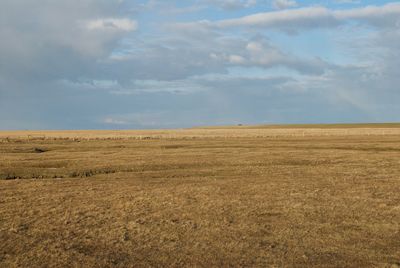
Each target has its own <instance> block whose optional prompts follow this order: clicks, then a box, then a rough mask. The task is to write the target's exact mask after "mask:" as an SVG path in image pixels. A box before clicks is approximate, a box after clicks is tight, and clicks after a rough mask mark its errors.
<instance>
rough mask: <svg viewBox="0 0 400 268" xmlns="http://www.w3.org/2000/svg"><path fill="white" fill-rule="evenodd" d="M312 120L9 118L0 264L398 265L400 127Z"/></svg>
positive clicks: (0, 143) (1, 162)
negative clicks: (36, 122) (264, 124)
mask: <svg viewBox="0 0 400 268" xmlns="http://www.w3.org/2000/svg"><path fill="white" fill-rule="evenodd" d="M317 130H318V129H317V128H315V129H314V128H311V129H300V128H294V129H290V130H288V129H286V130H285V131H284V130H282V129H249V130H246V129H243V130H242V129H228V130H226V129H224V130H222V129H199V130H197V129H196V130H195V129H192V130H171V131H150V132H149V131H147V132H146V131H126V132H107V131H104V132H94V131H86V132H81V131H75V132H3V133H1V134H0V137H1V139H0V178H1V179H3V180H0V267H93V266H98V267H143V266H145V267H147V266H157V267H162V266H171V267H181V266H186V267H193V266H200V267H221V266H222V267H226V266H245V267H248V266H258V267H266V266H267V267H268V266H272V267H399V266H400V194H399V189H400V179H399V178H400V160H399V159H400V134H396V131H398V129H396V128H389V129H388V128H386V130H385V131H386V132H385V133H383V132H382V128H357V129H340V130H339V129H338V128H333V129H319V131H320V132H318V131H317ZM333 130H334V131H333ZM231 131H232V132H231ZM327 131H328V132H327ZM357 131H358V132H357ZM389 134H390V135H389ZM40 135H43V136H40Z"/></svg>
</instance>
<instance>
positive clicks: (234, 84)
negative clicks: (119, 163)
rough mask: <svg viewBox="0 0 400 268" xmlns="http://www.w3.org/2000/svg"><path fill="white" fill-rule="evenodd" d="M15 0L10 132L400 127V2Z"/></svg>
mask: <svg viewBox="0 0 400 268" xmlns="http://www.w3.org/2000/svg"><path fill="white" fill-rule="evenodd" d="M39 2H40V3H38V1H34V0H2V1H1V2H0V40H1V42H0V129H141V128H180V127H191V126H199V125H227V124H239V123H240V124H269V123H334V122H344V123H350V122H394V121H400V105H399V104H398V103H399V102H400V91H399V85H400V71H399V70H400V2H399V1H363V0H359V1H357V0H331V1H327V0H320V1H311V0H310V1H295V0H187V1H174V0H140V1H139V0H137V1H129V0H79V1H78V0H57V1H53V0H43V1H39Z"/></svg>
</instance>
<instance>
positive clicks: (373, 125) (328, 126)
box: [193, 123, 400, 129]
mask: <svg viewBox="0 0 400 268" xmlns="http://www.w3.org/2000/svg"><path fill="white" fill-rule="evenodd" d="M230 128H238V129H264V128H271V129H274V128H277V129H282V128H288V129H291V128H293V129H294V128H317V129H318V128H323V129H334V128H400V123H336V124H271V125H267V124H266V125H232V126H203V127H193V129H230Z"/></svg>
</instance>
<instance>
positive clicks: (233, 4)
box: [205, 0, 257, 10]
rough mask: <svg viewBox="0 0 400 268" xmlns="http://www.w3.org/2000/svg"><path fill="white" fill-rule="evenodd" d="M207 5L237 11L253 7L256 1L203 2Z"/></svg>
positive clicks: (219, 0)
mask: <svg viewBox="0 0 400 268" xmlns="http://www.w3.org/2000/svg"><path fill="white" fill-rule="evenodd" d="M205 2H206V3H208V4H213V5H217V6H219V7H221V8H223V9H228V10H229V9H238V8H248V7H252V6H255V5H256V4H257V0H205Z"/></svg>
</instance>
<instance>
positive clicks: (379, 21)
mask: <svg viewBox="0 0 400 268" xmlns="http://www.w3.org/2000/svg"><path fill="white" fill-rule="evenodd" d="M399 16H400V3H388V4H386V5H383V6H367V7H363V8H353V9H346V10H331V9H327V8H325V7H306V8H298V9H290V10H280V11H272V12H265V13H258V14H253V15H249V16H244V17H241V18H236V19H227V20H220V21H217V22H215V23H210V25H216V26H219V27H234V26H259V27H277V28H284V29H285V28H289V29H292V28H293V29H301V28H318V27H334V26H337V25H339V24H341V23H343V22H344V21H347V20H359V21H364V22H366V23H369V24H372V25H386V26H396V24H397V23H398V22H399Z"/></svg>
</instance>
